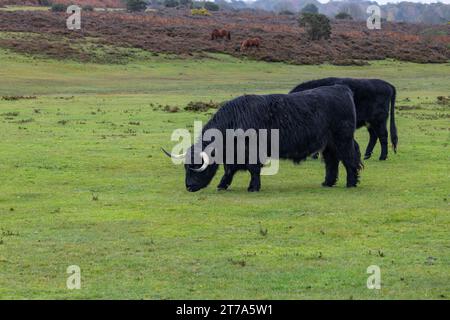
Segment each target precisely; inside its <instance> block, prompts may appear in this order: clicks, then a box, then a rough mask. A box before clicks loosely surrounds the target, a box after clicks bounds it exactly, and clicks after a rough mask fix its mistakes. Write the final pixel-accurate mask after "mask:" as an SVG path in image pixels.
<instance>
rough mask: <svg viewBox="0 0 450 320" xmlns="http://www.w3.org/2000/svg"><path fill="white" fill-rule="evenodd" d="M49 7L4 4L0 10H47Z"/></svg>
mask: <svg viewBox="0 0 450 320" xmlns="http://www.w3.org/2000/svg"><path fill="white" fill-rule="evenodd" d="M49 10H50V7H46V6H13V5H10V6H8V5H7V6H4V7H3V8H2V7H0V11H49Z"/></svg>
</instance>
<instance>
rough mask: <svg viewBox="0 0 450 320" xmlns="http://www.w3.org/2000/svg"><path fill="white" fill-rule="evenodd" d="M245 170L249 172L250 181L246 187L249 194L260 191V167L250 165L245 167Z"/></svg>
mask: <svg viewBox="0 0 450 320" xmlns="http://www.w3.org/2000/svg"><path fill="white" fill-rule="evenodd" d="M247 170H248V171H249V172H250V175H251V179H250V185H249V186H248V189H247V190H248V191H249V192H257V191H259V190H260V189H261V165H259V164H252V165H248V166H247Z"/></svg>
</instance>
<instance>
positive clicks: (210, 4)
mask: <svg viewBox="0 0 450 320" xmlns="http://www.w3.org/2000/svg"><path fill="white" fill-rule="evenodd" d="M205 9H206V10H209V11H219V9H220V7H219V5H218V4H217V3H214V2H211V1H207V2H205Z"/></svg>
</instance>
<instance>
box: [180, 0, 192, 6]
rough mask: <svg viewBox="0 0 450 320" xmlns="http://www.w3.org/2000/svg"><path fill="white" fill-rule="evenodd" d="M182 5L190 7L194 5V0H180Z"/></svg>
mask: <svg viewBox="0 0 450 320" xmlns="http://www.w3.org/2000/svg"><path fill="white" fill-rule="evenodd" d="M180 5H182V6H185V7H188V8H190V7H191V6H192V0H180Z"/></svg>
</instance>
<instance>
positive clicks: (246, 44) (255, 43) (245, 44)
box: [241, 38, 261, 51]
mask: <svg viewBox="0 0 450 320" xmlns="http://www.w3.org/2000/svg"><path fill="white" fill-rule="evenodd" d="M260 44H261V40H260V39H259V38H249V39H247V40H244V41H242V44H241V51H244V49H247V48H251V47H256V48H259V46H260Z"/></svg>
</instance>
